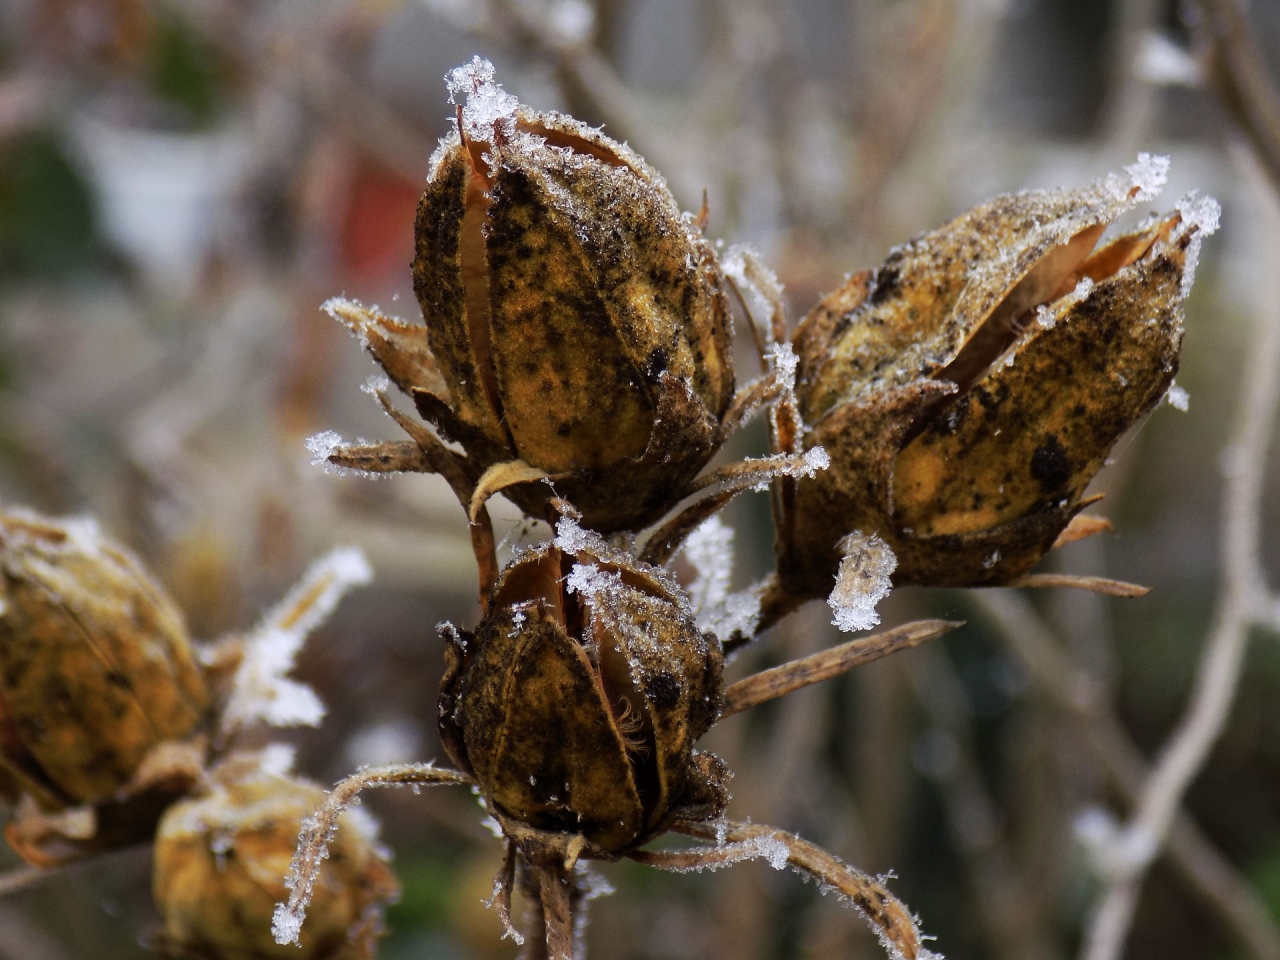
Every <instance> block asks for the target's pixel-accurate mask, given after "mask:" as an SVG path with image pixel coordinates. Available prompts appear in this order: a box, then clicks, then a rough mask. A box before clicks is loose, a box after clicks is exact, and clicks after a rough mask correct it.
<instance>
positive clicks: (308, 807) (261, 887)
mask: <svg viewBox="0 0 1280 960" xmlns="http://www.w3.org/2000/svg"><path fill="white" fill-rule="evenodd" d="M324 797H325V792H324V790H323V789H322V788H320V787H319V786H316V785H315V784H311V783H308V782H305V781H302V780H299V779H296V778H293V777H287V776H283V775H279V774H276V773H272V772H268V771H265V770H263V769H262V766H261V765H260V764H259V763H258V762H256V757H255V758H254V760H253V761H250V760H248V759H246V758H244V757H237V758H234V759H232V760H229V761H227V762H226V763H224V764H223V765H222V766H221V767H220V768H218V769H217V770H215V771H214V774H213V778H212V785H211V788H210V791H209V793H208V794H206V795H205V796H202V797H197V798H193V799H190V800H184V801H182V802H181V803H177V804H175V805H174V806H172V807H170V808H169V810H168V812H167V813H166V814H165V815H164V818H163V819H162V820H161V821H160V828H159V831H158V832H157V834H156V845H155V863H154V872H153V889H154V894H155V900H156V904H157V906H158V907H159V909H160V914H161V917H162V918H163V922H164V929H163V932H162V934H161V942H162V945H163V947H164V949H165V950H166V951H168V952H169V953H170V954H173V955H178V956H190V957H198V958H200V960H266V958H269V957H279V958H281V960H285V958H291V957H292V958H298V960H370V958H372V957H373V956H374V953H375V949H374V945H375V941H376V939H377V937H378V935H379V934H380V933H381V930H382V909H383V906H384V905H385V904H386V903H388V902H389V901H391V900H392V899H394V897H395V895H396V892H397V887H396V881H395V877H394V875H393V874H392V872H391V869H390V868H389V867H388V865H387V863H386V861H385V858H384V855H383V854H382V853H381V852H380V851H379V849H378V846H377V842H376V830H375V829H374V826H373V824H372V822H371V821H370V820H369V819H368V817H367V815H363V811H360V810H352V811H348V812H346V813H344V814H343V815H342V818H341V821H340V822H341V824H342V829H341V830H340V831H339V832H338V834H337V836H336V837H335V839H334V841H333V843H332V844H331V846H330V852H329V858H328V859H327V860H326V861H325V863H324V865H323V867H322V868H321V870H320V874H319V877H318V878H317V880H316V884H315V890H314V898H315V899H314V901H313V910H312V919H311V922H310V923H308V924H307V927H306V929H305V930H303V931H302V936H301V947H302V949H301V950H299V949H298V948H297V947H292V946H288V947H285V946H279V945H278V944H276V942H275V941H274V940H273V939H272V935H271V916H272V912H273V911H274V909H275V905H276V902H277V901H279V900H283V899H285V898H286V897H287V896H288V890H287V889H286V888H285V881H284V878H285V875H286V874H287V873H288V871H289V861H290V859H291V858H292V856H293V851H294V846H295V845H296V843H297V840H298V831H299V828H300V825H301V823H302V819H303V818H304V817H308V816H310V815H311V814H312V813H313V811H315V810H316V809H317V808H318V807H319V806H320V804H321V803H322V801H323V800H324Z"/></svg>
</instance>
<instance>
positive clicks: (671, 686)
mask: <svg viewBox="0 0 1280 960" xmlns="http://www.w3.org/2000/svg"><path fill="white" fill-rule="evenodd" d="M645 693H646V694H647V695H648V697H649V702H650V703H652V704H653V705H654V706H655V707H657V708H658V709H659V710H669V709H671V708H672V707H674V706H675V705H676V704H677V703H678V702H679V701H680V682H679V681H678V680H676V678H675V677H673V676H672V675H671V674H669V673H667V672H665V671H664V672H661V673H655V674H653V675H652V676H651V677H649V679H648V681H647V682H646V683H645Z"/></svg>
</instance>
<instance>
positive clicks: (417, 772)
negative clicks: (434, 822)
mask: <svg viewBox="0 0 1280 960" xmlns="http://www.w3.org/2000/svg"><path fill="white" fill-rule="evenodd" d="M472 782H473V781H472V780H471V778H470V777H468V776H467V775H466V774H464V773H459V772H458V771H456V770H446V769H442V768H440V767H435V766H433V765H431V764H430V763H396V764H389V765H387V766H384V767H371V768H367V769H364V770H360V771H359V772H357V773H355V774H353V775H352V776H350V777H347V779H345V780H343V781H342V782H340V783H339V784H338V785H337V786H335V787H334V788H333V789H332V790H331V791H330V792H329V796H327V797H326V798H325V801H324V804H323V805H322V806H321V807H320V809H319V810H317V811H316V812H315V814H314V815H312V816H310V817H307V818H306V819H304V820H303V821H302V830H301V831H300V832H299V834H298V849H297V850H296V851H295V852H294V855H293V861H292V862H291V863H290V864H289V874H288V876H287V877H286V878H285V886H286V887H288V888H289V900H288V902H287V903H280V904H277V905H276V911H275V916H274V917H273V918H272V922H271V932H272V934H273V935H274V936H275V939H276V943H279V944H289V943H297V942H298V935H299V934H300V933H301V931H302V924H303V921H304V920H305V919H306V916H307V906H308V904H310V902H311V894H312V891H313V890H314V888H315V883H316V877H317V876H319V874H320V867H321V865H322V864H323V863H324V861H325V860H326V859H327V858H328V856H329V844H330V843H332V842H333V838H334V836H335V835H336V834H337V832H338V818H339V817H340V816H341V815H342V812H343V811H344V810H346V808H347V807H348V806H350V805H351V804H352V803H356V802H358V800H357V798H358V796H359V795H360V792H361V791H362V790H365V789H367V788H369V787H394V786H426V787H435V786H441V785H446V784H468V783H472Z"/></svg>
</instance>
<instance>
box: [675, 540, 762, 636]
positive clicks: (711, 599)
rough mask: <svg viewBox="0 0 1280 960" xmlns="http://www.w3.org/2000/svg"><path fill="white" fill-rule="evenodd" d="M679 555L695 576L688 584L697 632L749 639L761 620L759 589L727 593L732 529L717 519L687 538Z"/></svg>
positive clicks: (755, 587)
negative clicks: (739, 635)
mask: <svg viewBox="0 0 1280 960" xmlns="http://www.w3.org/2000/svg"><path fill="white" fill-rule="evenodd" d="M682 552H683V554H684V557H685V559H686V560H688V561H689V563H690V565H691V566H692V567H693V568H694V570H695V571H696V572H697V576H696V577H695V578H694V580H693V582H692V583H690V584H689V588H688V594H689V608H690V610H691V612H692V613H693V616H694V619H695V621H696V622H697V624H698V629H699V630H702V631H704V632H708V633H711V634H712V635H713V636H716V637H719V638H721V639H727V638H729V637H731V636H733V635H734V634H735V633H739V634H741V635H743V636H746V637H750V636H752V635H753V634H754V633H755V630H756V624H757V623H758V622H759V620H760V597H761V592H762V585H761V584H757V585H754V586H752V587H749V588H747V589H746V590H742V591H739V592H737V593H731V592H730V591H729V584H730V582H731V579H732V576H733V556H734V551H733V528H732V527H730V526H729V525H728V524H726V523H725V522H724V521H723V520H721V519H720V518H719V517H718V516H715V517H711V518H710V519H708V520H706V521H704V522H703V523H702V525H701V526H700V527H698V529H696V530H694V531H693V533H691V534H689V537H688V539H686V540H685V542H684V547H683V548H682Z"/></svg>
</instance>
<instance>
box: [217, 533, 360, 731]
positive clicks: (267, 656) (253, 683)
mask: <svg viewBox="0 0 1280 960" xmlns="http://www.w3.org/2000/svg"><path fill="white" fill-rule="evenodd" d="M372 578H373V571H372V569H371V568H370V567H369V561H368V560H366V559H365V556H364V554H363V553H361V552H360V550H358V549H356V548H354V547H340V548H338V549H337V550H334V551H333V552H332V553H330V554H329V555H328V556H327V557H324V558H323V559H321V560H319V561H317V562H316V563H315V564H313V565H312V566H311V569H310V570H308V571H307V573H306V574H305V575H304V576H303V578H302V580H301V581H300V582H299V583H298V585H297V586H295V587H294V588H293V589H292V590H291V591H290V592H289V594H288V596H286V597H285V598H284V600H282V601H281V602H280V604H279V605H278V606H276V608H275V609H274V610H272V611H271V612H270V613H268V614H267V615H266V616H265V617H264V618H263V620H262V622H261V623H260V624H259V625H258V626H257V627H256V628H255V629H254V630H253V632H252V633H250V634H249V635H248V636H247V637H245V638H244V653H243V655H242V659H241V661H240V665H239V666H238V667H237V668H236V673H235V678H234V679H233V681H232V689H231V696H230V697H229V698H228V700H227V705H226V708H225V710H224V711H223V714H222V732H223V734H224V735H225V734H229V733H232V732H234V731H236V730H238V729H241V728H243V727H245V726H248V725H249V724H251V723H254V722H255V721H261V722H263V723H266V724H269V725H270V726H273V727H290V726H311V727H314V726H316V725H318V724H319V723H320V721H321V719H322V718H323V717H324V705H323V704H322V703H321V702H320V699H319V698H318V697H317V696H316V695H315V692H314V691H313V690H312V689H311V688H310V687H308V686H306V685H304V684H301V683H298V682H297V681H295V680H290V679H289V678H288V677H287V676H286V674H287V673H289V672H290V671H291V670H292V669H293V665H294V660H295V658H296V657H297V655H298V651H299V650H301V649H302V644H303V643H304V642H305V641H306V639H307V635H308V634H309V633H311V631H312V630H314V629H315V628H316V627H318V626H319V625H320V624H321V623H323V622H324V620H325V619H326V618H327V617H328V616H329V614H330V613H332V612H333V609H334V607H336V606H337V604H338V601H339V600H340V599H341V598H342V595H343V594H344V593H346V592H347V590H349V589H350V588H351V587H354V586H360V585H363V584H366V583H368V582H369V581H370V580H371V579H372Z"/></svg>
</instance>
